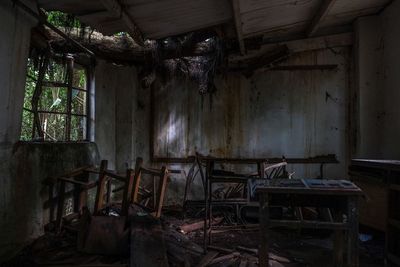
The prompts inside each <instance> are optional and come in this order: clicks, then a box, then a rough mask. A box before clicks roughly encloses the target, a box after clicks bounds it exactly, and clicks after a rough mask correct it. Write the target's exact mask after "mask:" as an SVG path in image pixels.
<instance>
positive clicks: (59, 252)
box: [2, 205, 381, 267]
mask: <svg viewBox="0 0 400 267" xmlns="http://www.w3.org/2000/svg"><path fill="white" fill-rule="evenodd" d="M119 211H120V208H119V207H118V206H114V207H113V208H110V207H108V208H107V209H104V210H103V211H102V214H103V215H102V216H96V217H97V218H95V219H94V220H92V222H91V223H92V224H91V225H92V227H94V226H93V223H94V224H96V225H97V226H96V227H94V228H92V229H91V231H89V232H87V236H86V237H85V238H86V241H85V243H84V245H82V244H81V245H79V244H80V242H81V241H80V240H79V239H80V238H82V236H80V234H79V226H80V225H82V219H83V216H81V218H75V219H73V220H70V221H67V218H68V217H66V219H65V222H64V224H63V228H62V231H61V232H59V233H57V232H54V231H53V232H52V231H47V232H46V234H45V235H44V236H42V237H40V238H38V239H37V240H35V241H34V242H33V243H32V244H31V245H30V246H28V247H26V248H25V249H24V250H23V251H22V252H21V253H20V254H19V255H18V256H17V257H16V258H14V259H13V260H12V261H10V262H8V263H6V264H3V265H2V267H25V266H32V267H36V266H37V267H41V266H43V267H44V266H46V267H67V266H80V267H129V266H135V267H138V266H146V267H151V266H171V267H186V266H193V267H206V266H210V267H217V266H225V267H229V266H232V267H252V266H258V249H257V248H258V245H259V230H258V227H253V226H251V225H250V226H246V225H227V222H226V221H225V220H224V218H223V217H222V216H216V217H215V218H214V219H213V223H214V224H215V229H218V228H223V229H224V230H220V231H218V230H215V233H214V235H213V239H212V244H211V245H209V246H207V251H206V252H205V251H204V250H203V241H204V240H203V228H202V226H203V225H204V221H202V220H203V218H202V217H201V214H200V215H199V217H197V218H193V217H191V218H185V219H182V217H183V214H182V213H180V212H179V211H178V210H177V209H173V212H169V211H168V210H166V211H165V212H164V215H163V216H162V218H161V219H155V218H154V217H152V216H149V214H148V213H146V211H145V210H143V209H141V208H140V207H139V208H138V207H137V206H136V205H135V206H133V207H131V209H130V214H131V216H132V217H131V218H130V220H129V221H130V224H129V225H125V228H120V229H118V227H117V228H114V229H111V230H110V229H108V228H107V227H105V226H107V225H108V226H110V225H114V226H115V225H117V226H118V225H121V223H120V221H119V220H118V218H120V217H118V213H119ZM170 211H171V210H170ZM104 221H107V223H104ZM109 222H111V224H108V223H109ZM98 227H99V228H98ZM107 229H108V230H110V231H111V232H110V233H116V232H118V233H119V234H121V236H122V238H120V242H121V243H118V242H115V241H116V240H117V238H115V237H114V238H113V237H110V236H109V234H107V231H108V230H107ZM123 229H125V230H127V231H128V232H129V233H128V234H127V238H128V239H127V240H125V239H124V238H123V236H124V231H123ZM273 233H274V234H273V235H272V236H271V238H272V239H273V242H272V248H271V251H272V253H271V254H270V264H271V266H272V267H306V266H310V267H312V266H315V267H317V266H318V267H320V266H329V261H327V259H330V258H331V253H332V249H331V244H330V243H329V242H330V241H329V240H330V239H329V235H330V233H329V232H328V231H320V232H313V233H308V232H303V233H300V232H296V231H279V230H278V231H274V232H273ZM107 240H108V241H109V242H106V241H107ZM368 242H369V244H368V247H367V246H362V247H361V251H362V254H363V255H364V258H363V257H362V258H361V262H362V263H363V265H361V266H368V267H377V266H381V265H380V263H381V261H380V259H376V258H373V257H374V256H376V255H377V254H376V253H377V252H376V250H375V251H372V248H373V245H372V244H373V243H371V241H370V240H368ZM101 244H102V245H104V246H105V247H102V246H101ZM121 244H122V245H121ZM79 246H81V247H79ZM124 246H125V247H124ZM121 247H124V249H120V250H116V251H112V250H110V248H121ZM99 249H103V250H104V251H103V253H100V251H97V253H96V250H99ZM107 251H108V253H106V252H107ZM369 251H370V252H371V253H375V254H373V255H374V256H371V257H368V252H369ZM106 254H108V255H106ZM365 255H367V256H365ZM371 255H372V254H371ZM364 263H365V264H364Z"/></svg>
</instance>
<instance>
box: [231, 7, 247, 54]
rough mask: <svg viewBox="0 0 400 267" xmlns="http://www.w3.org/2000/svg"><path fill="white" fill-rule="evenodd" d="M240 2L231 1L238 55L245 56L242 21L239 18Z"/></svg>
mask: <svg viewBox="0 0 400 267" xmlns="http://www.w3.org/2000/svg"><path fill="white" fill-rule="evenodd" d="M239 1H240V0H232V8H233V16H234V19H235V26H236V34H237V38H238V42H239V47H240V53H241V54H242V55H245V54H246V47H245V45H244V39H243V29H242V19H241V17H240V3H239Z"/></svg>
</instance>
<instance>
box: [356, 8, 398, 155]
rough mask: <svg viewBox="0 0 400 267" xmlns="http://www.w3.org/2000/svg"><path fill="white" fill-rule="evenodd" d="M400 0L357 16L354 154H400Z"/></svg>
mask: <svg viewBox="0 0 400 267" xmlns="http://www.w3.org/2000/svg"><path fill="white" fill-rule="evenodd" d="M399 14H400V2H399V1H393V3H392V4H391V5H390V6H389V7H387V8H386V9H385V10H384V11H383V12H382V13H381V14H380V15H378V16H371V17H365V18H360V19H358V21H357V22H356V24H355V29H356V33H357V34H356V36H357V46H358V48H357V57H356V65H357V73H356V77H357V83H358V103H359V111H358V120H359V121H358V125H359V126H358V131H359V133H358V136H359V142H358V147H357V152H356V156H357V157H363V158H386V159H398V158H399V157H400V141H399V139H398V136H399V134H400V121H399V119H398V118H399V116H400V110H399V108H398V102H399V100H400V90H399V87H400V72H399V67H398V66H399V64H400V49H399V47H400V29H399V27H398V25H400V17H399Z"/></svg>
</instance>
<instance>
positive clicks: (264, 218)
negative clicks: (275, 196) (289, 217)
mask: <svg viewBox="0 0 400 267" xmlns="http://www.w3.org/2000/svg"><path fill="white" fill-rule="evenodd" d="M259 197H260V235H261V246H260V250H259V260H258V261H259V263H260V267H269V199H268V194H267V193H261V194H260V195H259Z"/></svg>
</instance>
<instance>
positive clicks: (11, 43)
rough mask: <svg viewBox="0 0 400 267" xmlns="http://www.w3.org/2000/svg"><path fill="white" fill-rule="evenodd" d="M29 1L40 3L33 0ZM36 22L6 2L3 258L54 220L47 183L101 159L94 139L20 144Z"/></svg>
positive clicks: (1, 64) (0, 130) (0, 160)
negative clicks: (27, 77)
mask: <svg viewBox="0 0 400 267" xmlns="http://www.w3.org/2000/svg"><path fill="white" fill-rule="evenodd" d="M26 4H29V5H32V6H31V8H34V7H35V5H34V3H33V1H27V2H26ZM36 23H37V22H36V21H34V20H32V19H31V18H30V17H28V16H27V15H25V14H24V13H23V12H21V11H20V10H19V9H18V8H16V7H14V6H13V4H12V2H11V1H0V35H1V38H2V40H1V42H0V77H1V79H0V229H1V231H0V262H2V261H4V260H7V259H9V258H11V257H13V256H14V255H15V253H17V252H18V251H19V250H20V249H21V248H23V247H24V246H25V245H27V244H28V243H29V242H31V241H32V240H33V239H34V238H37V237H38V236H39V235H41V234H42V233H43V230H44V225H45V224H46V223H48V222H49V210H48V209H44V206H43V205H44V202H45V201H46V200H47V197H48V190H47V187H45V186H44V185H43V181H44V180H45V179H47V178H48V177H51V176H57V175H60V174H62V173H64V172H67V171H69V170H72V169H74V168H76V167H78V166H83V165H88V164H97V163H98V160H99V157H98V151H97V147H96V145H95V144H93V143H76V144H62V143H57V144H54V143H53V144H49V143H47V144H35V143H18V140H19V137H20V130H21V129H20V127H21V119H22V107H23V100H24V88H25V78H26V66H27V59H28V54H29V45H30V34H31V32H30V29H31V27H33V26H35V24H36Z"/></svg>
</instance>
